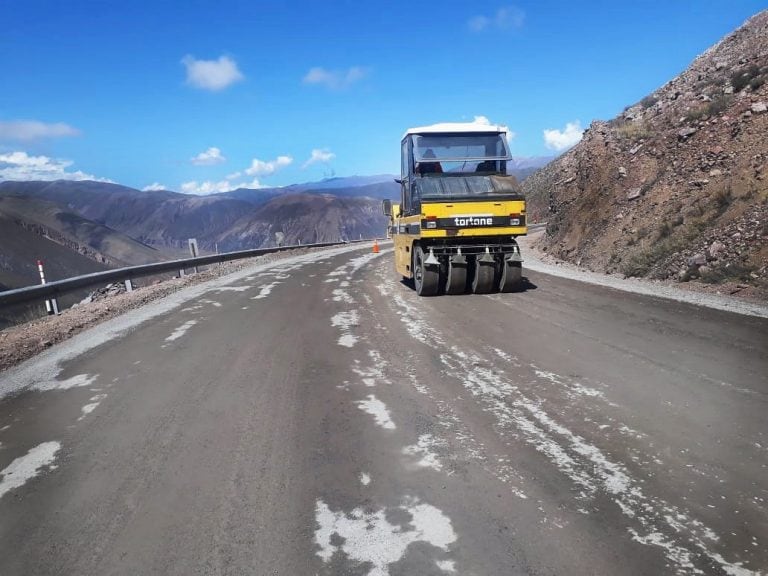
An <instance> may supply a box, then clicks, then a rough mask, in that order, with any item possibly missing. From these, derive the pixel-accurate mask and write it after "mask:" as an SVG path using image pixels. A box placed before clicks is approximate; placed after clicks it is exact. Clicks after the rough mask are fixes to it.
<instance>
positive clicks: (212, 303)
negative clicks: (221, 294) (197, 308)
mask: <svg viewBox="0 0 768 576" xmlns="http://www.w3.org/2000/svg"><path fill="white" fill-rule="evenodd" d="M200 302H202V303H203V304H210V305H211V306H215V307H216V308H221V302H216V300H208V299H207V298H204V299H202V300H200Z"/></svg>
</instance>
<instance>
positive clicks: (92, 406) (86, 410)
mask: <svg viewBox="0 0 768 576" xmlns="http://www.w3.org/2000/svg"><path fill="white" fill-rule="evenodd" d="M106 397H107V395H106V394H96V395H95V396H92V397H91V398H89V399H88V401H89V404H86V405H85V406H83V407H82V408H80V411H81V412H82V415H81V416H80V418H78V419H77V420H78V422H79V421H80V420H82V419H83V418H85V417H86V416H88V414H90V413H91V412H93V411H94V410H96V408H98V406H99V404H101V401H102V400H104V398H106Z"/></svg>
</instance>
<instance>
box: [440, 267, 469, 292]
mask: <svg viewBox="0 0 768 576" xmlns="http://www.w3.org/2000/svg"><path fill="white" fill-rule="evenodd" d="M466 291H467V263H466V262H464V263H462V264H454V263H453V262H451V261H450V260H448V274H447V276H446V279H445V293H446V294H464V292H466Z"/></svg>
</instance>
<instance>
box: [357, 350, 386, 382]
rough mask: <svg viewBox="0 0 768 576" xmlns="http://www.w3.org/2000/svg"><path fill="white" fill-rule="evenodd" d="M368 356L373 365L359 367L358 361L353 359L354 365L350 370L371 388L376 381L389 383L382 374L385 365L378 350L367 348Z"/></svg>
mask: <svg viewBox="0 0 768 576" xmlns="http://www.w3.org/2000/svg"><path fill="white" fill-rule="evenodd" d="M368 356H369V357H370V358H371V361H373V366H369V367H367V368H360V366H359V365H360V361H359V360H355V366H354V367H353V368H352V372H354V373H355V374H357V375H358V376H360V378H362V380H363V384H364V385H365V386H367V387H369V388H373V387H375V386H376V384H377V383H379V382H381V383H384V384H391V382H390V381H389V380H388V379H387V377H386V376H385V375H384V369H385V367H386V365H387V363H386V362H384V359H383V358H382V357H381V354H380V353H379V351H378V350H369V351H368Z"/></svg>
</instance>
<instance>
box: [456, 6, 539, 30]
mask: <svg viewBox="0 0 768 576" xmlns="http://www.w3.org/2000/svg"><path fill="white" fill-rule="evenodd" d="M524 23H525V12H524V11H523V10H521V9H520V8H518V7H517V6H505V7H503V8H499V9H498V10H496V12H495V13H494V14H493V15H491V16H486V15H483V14H480V15H477V16H473V17H472V18H470V19H469V20H468V21H467V26H468V27H469V29H470V30H472V32H482V31H483V30H486V29H488V28H498V29H500V30H509V29H512V28H522V26H523V24H524Z"/></svg>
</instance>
